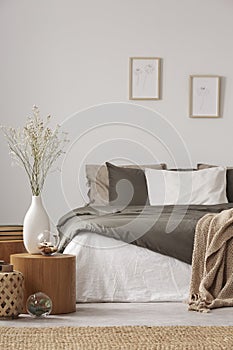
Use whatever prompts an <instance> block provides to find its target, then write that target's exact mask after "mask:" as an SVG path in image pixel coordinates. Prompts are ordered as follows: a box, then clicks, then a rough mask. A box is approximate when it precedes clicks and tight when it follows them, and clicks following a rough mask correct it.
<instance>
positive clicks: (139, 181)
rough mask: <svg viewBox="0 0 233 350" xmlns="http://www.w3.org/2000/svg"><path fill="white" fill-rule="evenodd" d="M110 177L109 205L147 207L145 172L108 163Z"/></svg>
mask: <svg viewBox="0 0 233 350" xmlns="http://www.w3.org/2000/svg"><path fill="white" fill-rule="evenodd" d="M106 166H107V169H108V177H109V203H110V205H116V206H127V205H146V204H147V203H148V192H147V184H146V177H145V174H144V171H143V170H142V169H140V168H138V169H130V168H122V167H119V166H116V165H113V164H111V163H108V162H106Z"/></svg>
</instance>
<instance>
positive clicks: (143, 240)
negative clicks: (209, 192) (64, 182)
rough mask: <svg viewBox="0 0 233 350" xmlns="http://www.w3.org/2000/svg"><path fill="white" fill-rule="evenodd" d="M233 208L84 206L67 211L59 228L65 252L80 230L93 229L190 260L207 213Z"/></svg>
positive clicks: (98, 232) (223, 205) (180, 258)
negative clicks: (195, 239) (196, 236)
mask: <svg viewBox="0 0 233 350" xmlns="http://www.w3.org/2000/svg"><path fill="white" fill-rule="evenodd" d="M230 208H233V203H227V204H218V205H210V206H209V205H208V206H207V205H190V206H182V205H179V206H170V205H169V206H145V207H140V206H128V207H127V208H125V209H120V208H116V207H112V206H107V207H91V206H85V207H82V208H78V209H74V210H72V211H71V212H69V213H68V214H66V215H64V216H63V217H62V218H61V219H60V220H59V222H58V225H57V228H58V231H59V233H60V237H61V242H60V247H59V250H60V252H63V251H64V249H65V247H66V246H67V244H68V243H69V242H70V241H71V240H72V239H73V238H74V237H75V236H76V235H78V234H79V233H80V232H83V231H88V232H94V233H97V234H100V235H104V236H107V237H111V238H115V239H118V240H121V241H123V242H127V243H131V244H135V245H137V246H140V247H144V248H147V249H150V250H152V251H154V252H157V253H161V254H164V255H168V256H171V257H174V258H176V259H179V260H181V261H183V262H186V263H188V264H191V262H192V252H193V242H194V234H195V228H196V224H197V222H198V220H199V219H200V218H201V217H203V216H204V215H205V214H207V213H219V212H221V211H222V210H225V209H230Z"/></svg>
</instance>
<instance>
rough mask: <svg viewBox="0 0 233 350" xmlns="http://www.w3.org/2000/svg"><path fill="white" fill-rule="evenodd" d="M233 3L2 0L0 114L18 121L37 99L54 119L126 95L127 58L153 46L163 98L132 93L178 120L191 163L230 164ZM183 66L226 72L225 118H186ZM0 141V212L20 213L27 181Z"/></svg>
mask: <svg viewBox="0 0 233 350" xmlns="http://www.w3.org/2000/svg"><path fill="white" fill-rule="evenodd" d="M232 13H233V2H232V1H230V0H221V1H219V0H205V1H203V0H178V1H172V0H145V1H138V0H134V1H132V0H124V1H123V0H119V1H112V0H99V1H81V0H79V1H77V0H66V1H65V0H64V1H61V0H59V1H58V0H56V1H55V0H49V1H47V0H41V1H35V0H33V1H32V0H21V1H16V0H11V1H9V0H2V1H1V2H0V43H1V55H0V77H1V79H0V95H1V102H0V118H1V121H0V122H1V124H9V125H12V126H17V125H22V124H23V123H24V120H25V116H26V115H28V114H29V113H30V110H31V106H32V105H33V104H35V103H36V104H37V105H39V106H40V109H41V112H42V113H43V114H47V113H51V114H52V115H55V116H56V121H57V122H59V123H61V122H62V121H63V120H64V119H65V118H66V117H67V116H69V115H71V114H72V113H74V112H76V111H79V110H82V109H85V108H88V107H90V106H93V105H95V104H102V103H107V102H119V101H122V102H127V101H128V58H129V57H130V56H159V57H162V58H163V94H162V95H163V96H162V100H161V101H146V102H139V103H140V104H141V105H143V106H146V107H149V108H151V109H153V110H156V111H158V112H159V113H161V114H162V115H164V116H165V117H166V118H167V119H168V120H169V121H170V122H171V123H172V124H173V125H174V126H175V127H176V129H177V130H178V132H179V133H180V135H181V136H182V137H183V140H184V142H185V144H186V145H187V147H188V150H189V152H190V155H191V159H192V163H193V164H194V165H195V164H196V162H198V161H206V162H210V163H216V164H223V165H224V164H227V165H232V164H233V161H232V149H233V138H232V126H233V122H232V117H233V98H232V96H233V64H232V62H233V49H232V45H231V42H232V34H233V22H232ZM190 74H218V75H221V76H222V77H223V79H222V80H223V84H222V85H223V86H222V87H223V89H222V116H223V118H221V119H216V120H214V119H190V118H188V77H189V75H190ZM132 103H133V104H137V103H138V102H132ZM79 123H80V125H81V124H82V120H81V119H79ZM0 147H1V184H0V193H1V208H0V209H1V210H0V222H1V223H21V222H22V219H23V216H24V213H25V211H26V209H27V206H28V204H29V201H30V191H29V188H28V184H27V182H26V181H25V176H24V173H23V172H22V170H21V169H19V168H16V167H14V168H12V167H11V162H10V159H9V156H8V151H7V147H6V144H5V142H4V139H3V137H2V136H0ZM181 158H182V157H181ZM164 160H165V161H169V159H164ZM178 163H179V164H178V165H186V164H183V163H185V162H184V160H182V159H178Z"/></svg>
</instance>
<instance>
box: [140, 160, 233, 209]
mask: <svg viewBox="0 0 233 350" xmlns="http://www.w3.org/2000/svg"><path fill="white" fill-rule="evenodd" d="M145 175H146V181H147V188H148V196H149V201H150V205H169V204H210V205H211V204H221V203H227V202H228V201H227V197H226V168H224V167H215V168H208V169H204V170H197V171H168V170H153V169H148V168H146V169H145Z"/></svg>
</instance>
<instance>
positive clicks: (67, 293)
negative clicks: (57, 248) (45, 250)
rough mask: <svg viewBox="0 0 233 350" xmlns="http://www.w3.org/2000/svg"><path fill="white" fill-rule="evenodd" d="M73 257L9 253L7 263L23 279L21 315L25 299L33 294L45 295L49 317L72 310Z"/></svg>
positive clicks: (73, 302) (74, 273) (73, 289)
mask: <svg viewBox="0 0 233 350" xmlns="http://www.w3.org/2000/svg"><path fill="white" fill-rule="evenodd" d="M75 259H76V257H75V256H74V255H68V254H55V255H52V256H45V255H41V254H39V255H36V254H35V255H32V254H27V253H25V254H13V255H11V264H13V266H14V269H15V270H18V271H21V272H22V273H23V275H24V279H25V296H24V312H26V308H25V306H26V301H27V298H28V297H29V296H30V295H31V294H34V293H37V292H43V293H45V294H47V295H48V296H49V297H50V299H51V300H52V303H53V309H52V312H51V314H65V313H69V312H74V311H76V263H75Z"/></svg>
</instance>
